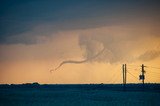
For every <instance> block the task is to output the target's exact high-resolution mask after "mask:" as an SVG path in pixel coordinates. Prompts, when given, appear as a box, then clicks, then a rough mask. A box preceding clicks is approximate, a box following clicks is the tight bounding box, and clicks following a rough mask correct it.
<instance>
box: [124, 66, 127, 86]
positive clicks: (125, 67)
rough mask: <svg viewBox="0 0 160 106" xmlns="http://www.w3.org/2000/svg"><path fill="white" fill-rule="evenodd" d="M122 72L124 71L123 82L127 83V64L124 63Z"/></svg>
mask: <svg viewBox="0 0 160 106" xmlns="http://www.w3.org/2000/svg"><path fill="white" fill-rule="evenodd" d="M124 70H125V71H124V72H125V84H126V83H127V65H126V64H125V65H124Z"/></svg>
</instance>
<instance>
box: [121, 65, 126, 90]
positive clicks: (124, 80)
mask: <svg viewBox="0 0 160 106" xmlns="http://www.w3.org/2000/svg"><path fill="white" fill-rule="evenodd" d="M122 71H123V89H124V90H125V88H126V82H127V65H126V64H123V65H122Z"/></svg>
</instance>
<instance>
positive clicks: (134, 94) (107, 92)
mask: <svg viewBox="0 0 160 106" xmlns="http://www.w3.org/2000/svg"><path fill="white" fill-rule="evenodd" d="M0 106H160V84H146V85H145V87H144V88H143V86H142V85H140V84H128V85H127V86H126V89H123V87H122V85H121V84H116V85H113V84H110V85H107V84H88V85H87V84H84V85H39V84H22V85H0Z"/></svg>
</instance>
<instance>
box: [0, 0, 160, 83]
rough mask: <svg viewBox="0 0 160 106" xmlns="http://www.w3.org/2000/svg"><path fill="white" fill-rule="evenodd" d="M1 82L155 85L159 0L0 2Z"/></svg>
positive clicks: (159, 72)
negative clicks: (124, 79) (124, 68)
mask: <svg viewBox="0 0 160 106" xmlns="http://www.w3.org/2000/svg"><path fill="white" fill-rule="evenodd" d="M0 2H1V3H0V83H1V84H12V83H13V84H20V83H32V82H38V83H41V84H86V83H87V84H89V83H122V64H127V72H128V73H127V82H128V83H140V82H141V81H140V80H139V75H140V74H141V65H142V64H144V65H145V66H146V67H145V71H146V73H145V77H146V79H145V82H147V83H160V77H159V76H160V64H159V63H160V14H159V13H160V6H159V5H160V1H159V0H121V1H120V0H1V1H0Z"/></svg>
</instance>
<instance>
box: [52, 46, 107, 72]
mask: <svg viewBox="0 0 160 106" xmlns="http://www.w3.org/2000/svg"><path fill="white" fill-rule="evenodd" d="M104 50H105V48H103V49H102V50H101V51H100V52H99V53H97V54H96V55H94V56H93V57H90V58H87V59H85V60H81V61H77V60H66V61H63V62H61V63H60V64H59V66H58V67H57V68H55V69H54V70H51V72H52V71H56V70H58V69H59V68H60V67H62V66H63V65H64V64H81V63H85V62H88V61H91V60H93V59H95V58H97V57H98V56H99V55H101V54H102V53H103V52H104Z"/></svg>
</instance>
